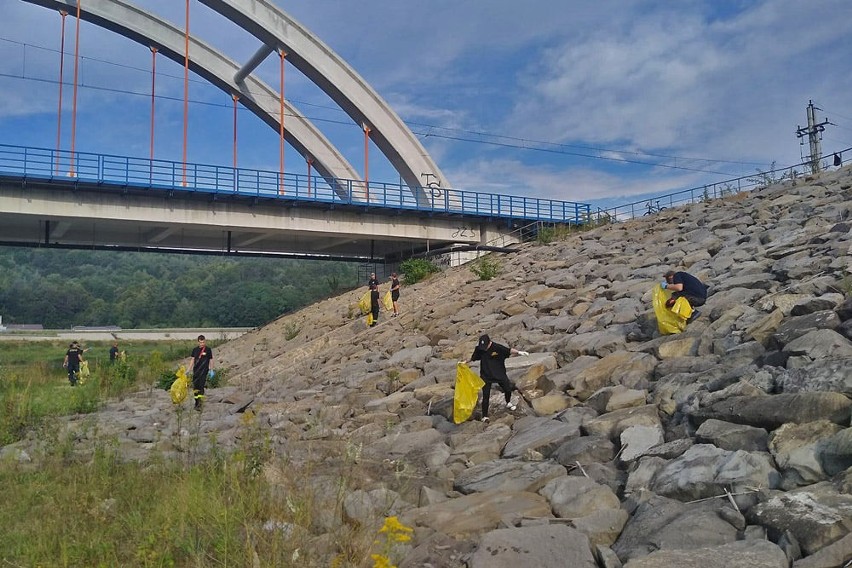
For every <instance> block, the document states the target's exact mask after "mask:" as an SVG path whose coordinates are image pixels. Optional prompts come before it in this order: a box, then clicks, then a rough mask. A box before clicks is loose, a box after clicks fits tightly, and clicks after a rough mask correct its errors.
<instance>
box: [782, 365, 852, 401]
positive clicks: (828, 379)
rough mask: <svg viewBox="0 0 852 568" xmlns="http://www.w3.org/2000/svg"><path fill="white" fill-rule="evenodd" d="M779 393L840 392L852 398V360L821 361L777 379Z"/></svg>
mask: <svg viewBox="0 0 852 568" xmlns="http://www.w3.org/2000/svg"><path fill="white" fill-rule="evenodd" d="M775 383H776V386H777V389H778V391H779V392H788V393H795V392H818V391H823V392H839V393H842V394H845V395H846V396H849V397H852V359H833V358H832V359H819V360H817V361H813V362H812V363H808V364H807V365H805V366H804V367H800V368H798V369H788V370H785V371H784V372H783V373H782V374H781V375H779V376H778V377H776V379H775Z"/></svg>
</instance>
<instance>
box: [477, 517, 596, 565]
mask: <svg viewBox="0 0 852 568" xmlns="http://www.w3.org/2000/svg"><path fill="white" fill-rule="evenodd" d="M467 565H468V566H469V567H470V568H518V567H519V566H542V567H543V566H572V567H573V566H576V567H577V568H597V564H596V563H595V559H594V557H593V556H592V552H591V547H590V544H589V539H588V538H587V537H586V535H584V534H583V533H581V532H580V531H578V530H576V529H573V528H571V527H566V526H564V525H540V526H529V527H520V528H511V529H497V530H493V531H490V532H488V533H485V534H484V535H482V539H481V541H480V544H479V548H477V550H476V552H474V553H473V555H472V556H471V557H470V560H469V561H468V564H467Z"/></svg>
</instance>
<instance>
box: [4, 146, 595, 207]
mask: <svg viewBox="0 0 852 568" xmlns="http://www.w3.org/2000/svg"><path fill="white" fill-rule="evenodd" d="M0 175H10V176H15V177H23V178H25V179H40V180H47V181H52V182H60V181H61V182H66V183H73V182H84V183H93V184H99V185H106V186H112V185H118V186H122V187H135V188H139V189H146V188H151V189H167V190H179V191H188V192H206V193H215V194H226V195H235V196H236V195H239V196H254V197H264V198H271V199H284V200H290V201H292V200H298V201H310V202H316V203H325V204H341V205H357V206H363V207H368V208H376V209H395V210H398V209H405V210H412V211H423V212H428V213H448V214H459V215H470V216H478V217H488V218H500V219H508V220H512V219H518V220H533V221H544V222H549V223H582V222H585V221H586V220H587V219H588V218H589V214H590V206H589V205H588V204H586V203H577V202H573V201H558V200H553V199H538V198H533V197H521V196H513V195H501V194H490V193H479V192H475V191H463V190H458V189H446V188H441V189H435V188H430V187H425V188H424V187H418V188H415V191H412V189H411V188H409V187H408V186H407V185H402V184H395V183H384V182H374V181H371V182H369V184H367V183H365V182H364V181H363V180H352V179H337V178H335V179H326V178H324V177H322V176H314V175H312V176H307V175H300V174H294V173H289V172H285V173H284V174H281V173H279V172H274V171H265V170H253V169H247V168H233V167H227V166H215V165H209V164H195V163H187V164H183V163H182V162H172V161H168V160H150V159H147V158H133V157H128V156H113V155H109V154H92V153H88V152H74V153H73V154H72V153H71V152H69V151H67V150H58V151H57V150H50V149H47V148H29V147H23V146H11V145H7V144H0ZM417 195H419V196H420V197H419V198H418V197H417Z"/></svg>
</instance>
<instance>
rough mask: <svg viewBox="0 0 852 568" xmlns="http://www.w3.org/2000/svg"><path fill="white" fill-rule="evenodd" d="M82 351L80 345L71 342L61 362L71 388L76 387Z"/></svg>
mask: <svg viewBox="0 0 852 568" xmlns="http://www.w3.org/2000/svg"><path fill="white" fill-rule="evenodd" d="M83 352H84V349H83V348H82V347H80V344H79V343H77V342H76V341H73V342H72V343H71V345H69V346H68V351H66V352H65V359H64V360H63V361H62V366H63V367H65V369H66V370H67V371H68V382H69V383H71V386H72V387H76V386H77V375H78V374H79V373H80V362H81V361H83Z"/></svg>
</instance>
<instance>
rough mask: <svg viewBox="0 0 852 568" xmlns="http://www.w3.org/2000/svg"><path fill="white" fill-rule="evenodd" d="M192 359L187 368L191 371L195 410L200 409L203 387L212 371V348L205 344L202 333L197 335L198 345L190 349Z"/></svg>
mask: <svg viewBox="0 0 852 568" xmlns="http://www.w3.org/2000/svg"><path fill="white" fill-rule="evenodd" d="M191 357H192V361H191V362H190V364H189V370H190V372H191V373H192V390H193V394H194V396H195V410H201V403H202V401H203V400H204V388H205V387H206V386H207V377H208V375H209V374H210V373H212V372H213V349H211V348H210V347H208V346H207V340H206V339H205V337H204V336H203V335H199V336H198V346H197V347H195V348H194V349H193V350H192V355H191Z"/></svg>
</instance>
